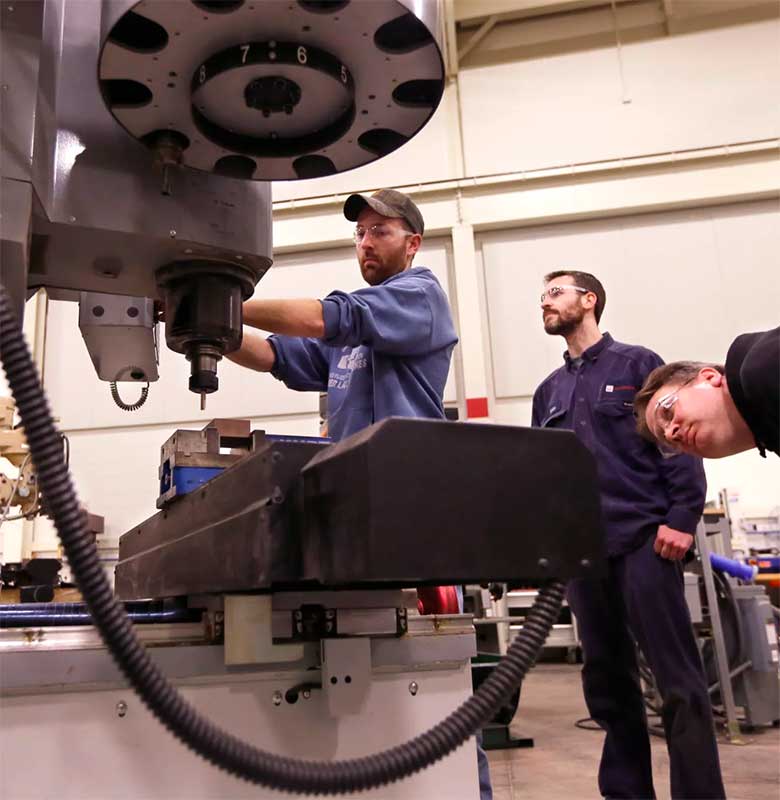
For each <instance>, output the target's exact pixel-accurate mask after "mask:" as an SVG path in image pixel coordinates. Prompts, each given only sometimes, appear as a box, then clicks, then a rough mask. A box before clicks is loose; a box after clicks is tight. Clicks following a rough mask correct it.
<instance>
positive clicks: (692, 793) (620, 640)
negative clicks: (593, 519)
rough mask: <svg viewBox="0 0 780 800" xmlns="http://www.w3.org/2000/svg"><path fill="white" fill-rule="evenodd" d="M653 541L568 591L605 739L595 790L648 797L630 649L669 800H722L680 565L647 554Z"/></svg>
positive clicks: (643, 730)
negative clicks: (654, 697)
mask: <svg viewBox="0 0 780 800" xmlns="http://www.w3.org/2000/svg"><path fill="white" fill-rule="evenodd" d="M654 541H655V535H654V534H653V535H652V536H650V538H649V539H648V541H647V542H646V543H645V544H644V545H642V547H640V548H638V549H637V550H635V551H634V552H632V553H629V554H627V555H624V556H619V557H616V558H611V559H609V572H608V574H607V576H606V577H605V578H604V579H600V580H586V579H577V580H573V581H571V582H570V583H569V587H568V592H567V599H568V602H569V605H570V606H571V609H572V611H573V612H574V614H575V616H576V618H577V624H578V627H579V635H580V640H581V641H582V648H583V656H584V667H583V669H582V685H583V689H584V693H585V701H586V703H587V706H588V711H589V712H590V715H591V717H592V718H593V719H594V720H595V721H596V722H598V723H599V725H601V727H602V728H604V730H605V731H606V739H605V741H604V750H603V752H602V755H601V766H600V768H599V789H600V790H601V794H602V795H603V796H604V797H610V798H643V799H645V798H655V790H654V789H653V774H652V767H651V760H650V738H649V735H648V732H647V720H646V716H645V708H644V702H643V699H642V691H641V685H640V682H639V670H638V666H637V660H636V650H635V644H634V641H636V642H637V643H638V645H639V648H640V649H641V651H642V654H643V655H644V657H645V659H646V660H647V662H648V664H649V665H650V668H651V669H652V671H653V675H654V676H655V680H656V683H657V684H658V689H659V691H660V693H661V697H662V699H663V707H662V721H663V726H664V731H665V734H666V744H667V748H668V750H669V762H670V763H669V766H670V773H671V776H670V777H671V793H672V797H673V798H675V800H682V799H683V798H685V799H686V800H689V799H690V800H693V798H701V799H702V800H703V799H704V798H706V800H720V798H725V796H726V795H725V790H724V788H723V781H722V779H721V774H720V762H719V760H718V748H717V743H716V741H715V731H714V726H713V721H712V709H711V707H710V700H709V695H708V694H707V687H706V679H705V677H704V671H703V668H702V664H701V657H700V656H699V651H698V648H697V647H696V641H695V638H694V635H693V629H692V627H691V618H690V614H689V612H688V607H687V605H686V603H685V595H684V590H683V578H682V567H681V564H680V563H679V562H673V561H668V560H666V559H663V558H661V557H660V556H659V555H656V553H655V552H654V550H653V544H654Z"/></svg>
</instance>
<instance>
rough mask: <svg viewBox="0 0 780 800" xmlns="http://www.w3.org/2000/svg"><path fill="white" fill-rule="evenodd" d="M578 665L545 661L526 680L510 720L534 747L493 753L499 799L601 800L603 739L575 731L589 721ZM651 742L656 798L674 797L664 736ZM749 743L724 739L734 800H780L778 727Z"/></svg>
mask: <svg viewBox="0 0 780 800" xmlns="http://www.w3.org/2000/svg"><path fill="white" fill-rule="evenodd" d="M579 672H580V666H570V665H568V664H558V663H546V664H539V665H537V666H536V667H535V668H534V669H533V670H532V671H531V673H530V674H529V675H528V677H527V678H526V681H525V685H524V686H523V691H522V695H521V698H520V707H519V709H518V712H517V715H516V716H515V720H514V722H513V723H512V727H511V730H512V733H513V735H515V736H518V737H519V736H530V737H532V738H533V739H534V747H533V748H530V749H525V748H520V749H514V750H492V751H490V752H489V753H488V759H489V760H490V773H491V778H492V781H493V792H494V795H493V796H494V800H559V798H560V800H584V798H598V797H599V792H598V787H597V783H596V774H597V770H598V763H599V758H600V755H601V746H602V742H603V738H604V736H603V734H602V733H601V731H585V730H580V729H579V728H576V727H574V722H575V720H578V719H581V718H582V717H587V716H588V712H587V710H586V708H585V703H584V701H583V699H582V691H581V684H580V676H579ZM651 738H652V747H653V773H654V776H655V789H656V794H657V796H658V800H669V798H670V794H669V759H668V757H667V754H666V744H665V742H664V741H663V739H660V738H658V737H655V736H653V737H651ZM746 739H747V740H748V741H749V744H747V745H746V746H737V745H732V744H728V743H727V742H726V741H725V740H724V739H723V738H721V740H720V760H721V768H722V770H723V780H724V783H725V785H726V792H727V795H728V797H729V800H777V798H780V729H778V728H763V729H759V730H756V731H753V732H751V733H749V734H747V735H746Z"/></svg>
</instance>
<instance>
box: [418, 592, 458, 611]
mask: <svg viewBox="0 0 780 800" xmlns="http://www.w3.org/2000/svg"><path fill="white" fill-rule="evenodd" d="M417 610H418V611H419V612H420V613H421V614H459V613H460V609H459V608H458V593H457V591H456V590H455V587H454V586H421V587H419V588H418V589H417Z"/></svg>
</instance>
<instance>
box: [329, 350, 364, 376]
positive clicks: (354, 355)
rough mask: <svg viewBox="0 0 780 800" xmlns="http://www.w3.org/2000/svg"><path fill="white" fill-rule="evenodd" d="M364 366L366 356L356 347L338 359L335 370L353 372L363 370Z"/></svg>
mask: <svg viewBox="0 0 780 800" xmlns="http://www.w3.org/2000/svg"><path fill="white" fill-rule="evenodd" d="M366 364H367V361H366V354H365V353H364V352H363V348H362V347H357V348H355V349H354V350H352V351H351V352H349V353H346V354H345V355H343V356H342V357H341V358H340V359H339V363H338V366H337V367H336V369H347V370H349V371H350V372H353V371H354V370H356V369H363V367H365V366H366Z"/></svg>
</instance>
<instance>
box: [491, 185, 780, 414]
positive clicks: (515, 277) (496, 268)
mask: <svg viewBox="0 0 780 800" xmlns="http://www.w3.org/2000/svg"><path fill="white" fill-rule="evenodd" d="M481 246H482V252H483V259H484V264H485V287H486V293H487V303H488V316H489V325H490V337H491V351H492V361H493V376H494V385H495V393H496V397H498V398H505V397H517V396H527V395H531V394H533V391H534V389H535V388H536V386H537V385H538V383H539V382H540V381H541V380H542V379H543V378H544V377H545V376H546V375H547V374H548V373H549V372H551V371H552V370H553V369H556V368H557V367H558V366H560V364H561V363H562V362H561V353H562V351H563V350H564V349H565V343H564V342H563V339H561V338H560V337H550V336H547V335H546V334H545V333H544V329H543V327H542V320H541V310H540V307H539V294H540V291H541V284H542V277H543V276H544V274H545V273H547V272H550V271H552V270H555V269H561V268H567V267H568V268H571V269H581V270H584V271H585V272H592V273H594V274H595V275H597V276H598V277H599V279H600V280H601V281H602V282H603V283H604V286H605V289H606V291H607V305H606V310H605V312H604V317H603V318H602V321H601V328H602V330H609V331H611V332H612V334H613V335H614V336H615V338H617V339H620V340H623V341H629V342H638V343H641V344H643V345H645V346H646V347H649V348H651V349H652V350H655V351H656V352H658V353H659V354H660V355H661V356H662V357H663V358H664V359H666V360H667V361H673V360H676V359H680V358H693V357H696V358H700V359H705V360H719V359H722V358H723V357H724V356H725V353H726V349H727V347H728V344H729V343H730V342H731V340H732V339H733V338H734V336H736V335H737V334H738V333H739V332H741V331H745V330H757V329H761V328H762V327H763V328H767V327H771V326H773V325H776V324H777V320H778V313H779V312H778V309H780V286H778V282H777V277H776V276H777V274H778V272H777V270H778V266H780V265H779V264H778V261H779V260H780V256H778V253H780V210H779V209H778V205H777V203H776V202H774V201H768V202H760V203H740V204H734V205H729V206H720V207H715V208H706V209H694V210H690V211H677V212H668V213H662V214H645V215H639V216H633V217H620V218H614V219H607V220H592V221H587V222H576V223H566V224H560V225H548V226H543V227H538V228H521V229H518V230H514V231H505V232H500V233H486V234H483V236H482V237H481ZM759 287H760V288H759Z"/></svg>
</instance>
